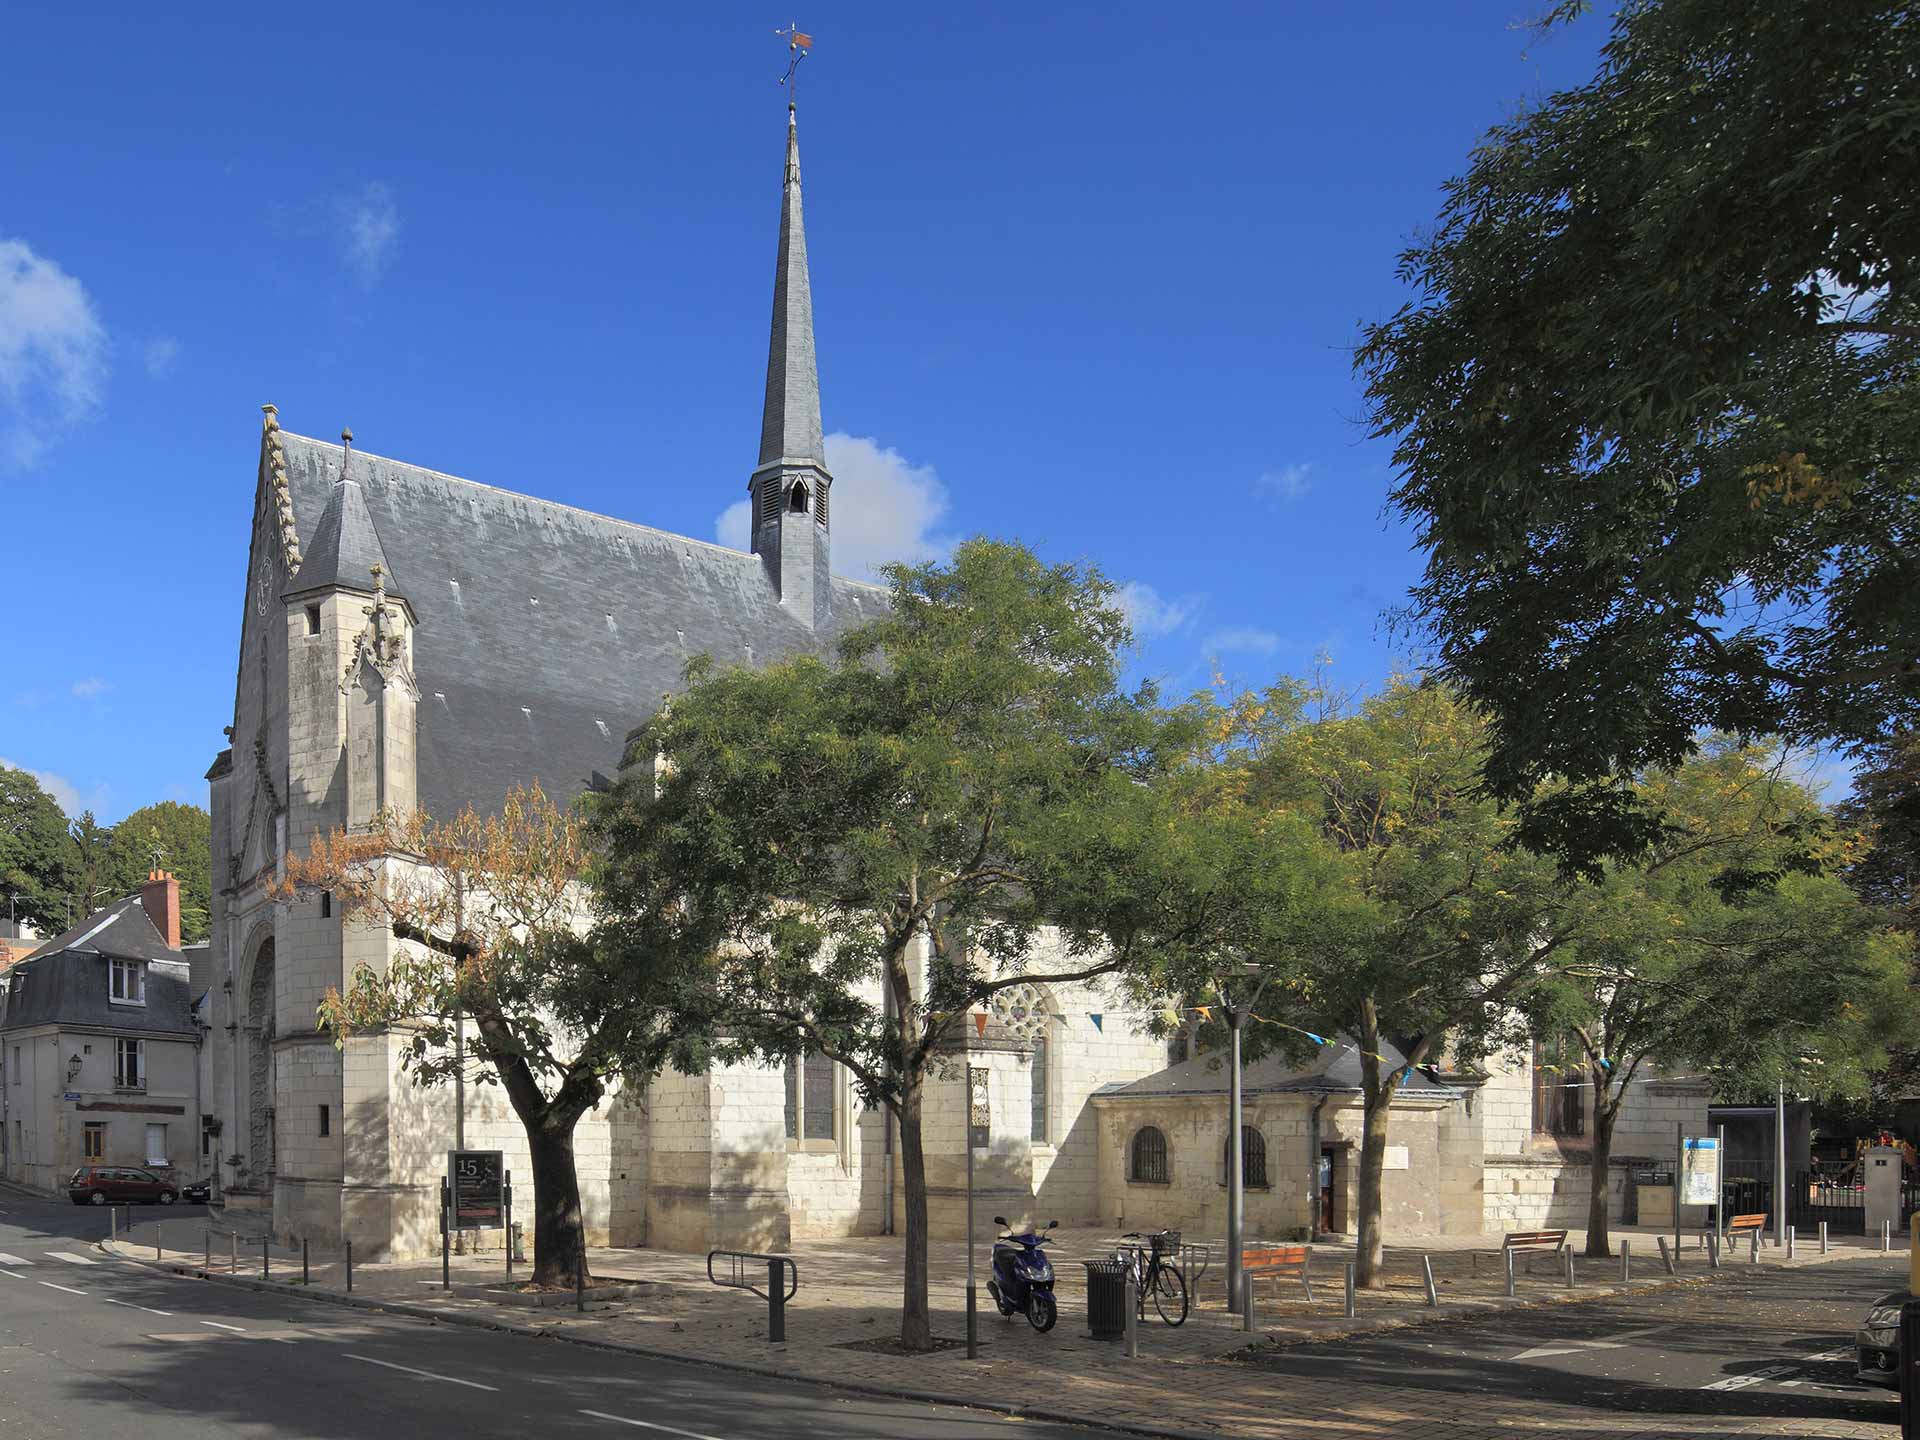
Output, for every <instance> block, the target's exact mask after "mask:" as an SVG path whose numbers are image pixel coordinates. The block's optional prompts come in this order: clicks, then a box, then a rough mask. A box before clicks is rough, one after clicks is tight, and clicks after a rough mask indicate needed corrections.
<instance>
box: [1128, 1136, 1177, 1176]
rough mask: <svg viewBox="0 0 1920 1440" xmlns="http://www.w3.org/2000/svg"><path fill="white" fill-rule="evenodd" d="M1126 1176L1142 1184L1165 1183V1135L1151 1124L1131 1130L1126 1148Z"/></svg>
mask: <svg viewBox="0 0 1920 1440" xmlns="http://www.w3.org/2000/svg"><path fill="white" fill-rule="evenodd" d="M1127 1178H1128V1179H1129V1180H1132V1181H1135V1182H1136V1183H1138V1184H1143V1185H1165V1184H1166V1183H1167V1137H1166V1136H1165V1135H1163V1134H1162V1133H1161V1132H1160V1130H1159V1128H1158V1127H1156V1126H1153V1125H1142V1126H1141V1127H1140V1128H1139V1129H1138V1130H1136V1131H1134V1132H1133V1144H1132V1146H1131V1147H1129V1149H1128V1163H1127Z"/></svg>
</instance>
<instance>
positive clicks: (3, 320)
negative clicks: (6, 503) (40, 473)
mask: <svg viewBox="0 0 1920 1440" xmlns="http://www.w3.org/2000/svg"><path fill="white" fill-rule="evenodd" d="M106 378H107V332H106V329H105V327H103V326H102V325H101V324H100V317H99V316H98V315H97V314H95V313H94V308H93V301H92V300H91V299H89V298H88V296H87V292H86V288H85V287H84V286H82V285H81V283H80V282H79V281H78V280H76V279H74V277H73V276H71V275H69V274H68V273H67V272H66V271H65V270H62V269H61V268H60V267H59V266H58V265H57V264H55V263H54V262H53V261H51V260H48V259H46V258H45V257H43V256H40V255H36V254H34V253H33V251H32V249H30V248H29V247H28V246H27V245H26V243H25V242H23V241H20V240H0V464H5V463H7V462H8V461H11V463H13V464H15V465H19V466H22V467H24V466H27V465H31V464H32V463H33V462H34V460H35V459H36V458H38V456H39V455H40V452H41V451H42V450H44V449H45V448H46V447H47V445H48V444H49V443H51V441H52V439H53V437H54V435H55V434H56V433H57V432H58V431H59V430H61V429H62V428H64V427H66V426H68V425H72V424H75V423H76V422H78V421H80V420H82V419H84V418H86V416H88V415H89V414H91V413H92V412H93V411H94V410H95V409H96V408H97V407H98V406H99V404H100V394H101V390H102V388H103V387H104V385H105V384H106Z"/></svg>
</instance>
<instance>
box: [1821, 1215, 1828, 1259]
mask: <svg viewBox="0 0 1920 1440" xmlns="http://www.w3.org/2000/svg"><path fill="white" fill-rule="evenodd" d="M1820 1253H1821V1254H1822V1255H1824V1254H1826V1253H1827V1222H1826V1221H1824V1220H1822V1221H1821V1222H1820Z"/></svg>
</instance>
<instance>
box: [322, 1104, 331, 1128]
mask: <svg viewBox="0 0 1920 1440" xmlns="http://www.w3.org/2000/svg"><path fill="white" fill-rule="evenodd" d="M320 1133H321V1134H322V1135H331V1134H332V1133H333V1111H332V1109H331V1107H329V1106H326V1105H322V1106H321V1107H320Z"/></svg>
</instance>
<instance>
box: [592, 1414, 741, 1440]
mask: <svg viewBox="0 0 1920 1440" xmlns="http://www.w3.org/2000/svg"><path fill="white" fill-rule="evenodd" d="M580 1413H581V1414H582V1415H591V1416H592V1417H593V1418H594V1419H596V1420H611V1421H613V1423H614V1424H616V1425H632V1426H634V1427H635V1428H636V1429H640V1430H658V1431H659V1432H660V1433H661V1434H663V1435H684V1436H686V1437H687V1440H720V1437H719V1436H718V1435H703V1434H701V1433H700V1432H699V1431H698V1430H676V1429H674V1428H673V1426H671V1425H655V1424H654V1423H653V1422H652V1421H649V1420H629V1419H628V1418H627V1417H626V1416H624V1415H609V1414H607V1413H606V1412H605V1411H603V1410H582V1411H581V1412H580Z"/></svg>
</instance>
